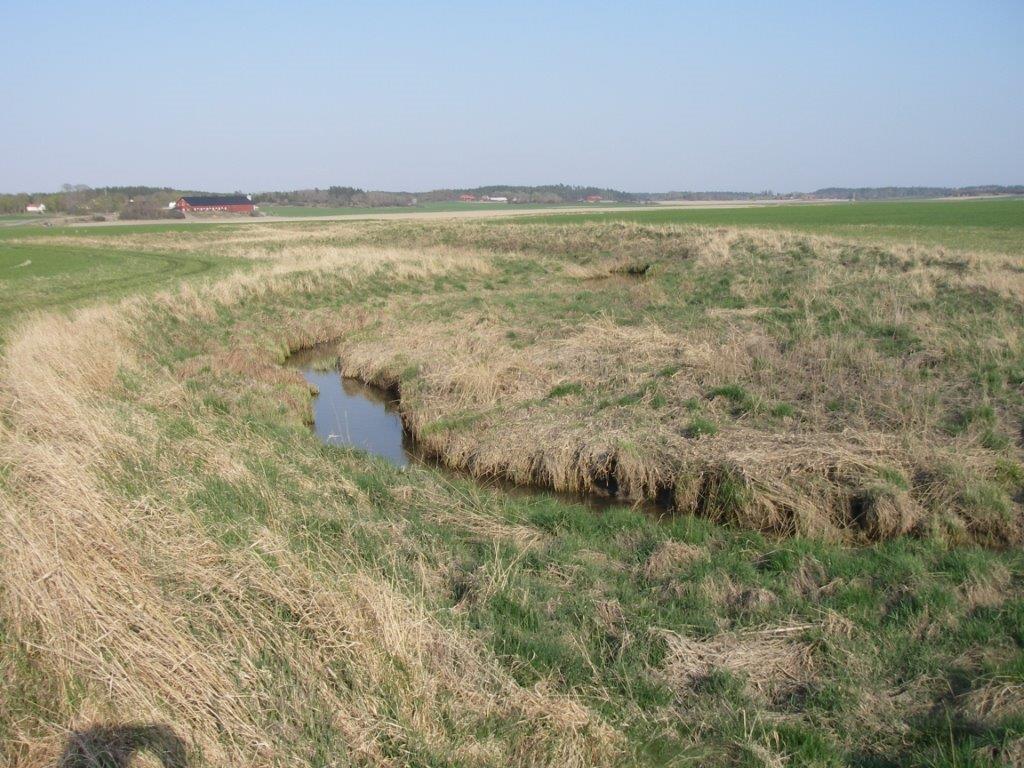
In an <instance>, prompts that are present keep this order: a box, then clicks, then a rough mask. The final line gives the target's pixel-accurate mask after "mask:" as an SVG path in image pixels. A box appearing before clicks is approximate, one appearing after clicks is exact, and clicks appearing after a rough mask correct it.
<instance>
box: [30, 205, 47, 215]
mask: <svg viewBox="0 0 1024 768" xmlns="http://www.w3.org/2000/svg"><path fill="white" fill-rule="evenodd" d="M25 213H46V205H45V203H29V204H28V205H26V206H25Z"/></svg>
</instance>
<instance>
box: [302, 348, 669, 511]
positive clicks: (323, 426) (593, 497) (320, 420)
mask: <svg viewBox="0 0 1024 768" xmlns="http://www.w3.org/2000/svg"><path fill="white" fill-rule="evenodd" d="M335 360H336V356H335V355H334V354H333V353H332V352H331V351H330V350H329V349H327V348H325V347H319V348H317V347H314V348H311V349H305V350H300V351H299V352H296V353H295V354H293V355H291V356H290V357H289V358H288V360H287V362H286V363H285V364H286V365H287V366H288V367H290V368H296V369H298V370H299V371H301V372H302V375H303V376H304V377H305V379H306V381H307V382H308V383H309V384H310V385H312V386H314V387H316V391H317V393H318V394H316V395H315V396H314V397H313V425H312V427H313V431H314V432H315V433H316V434H317V436H318V437H319V438H320V440H321V441H322V442H323V443H325V444H327V445H337V446H346V447H351V448H357V449H359V450H363V451H366V452H367V453H370V454H373V455H374V456H380V457H382V458H385V459H387V460H388V461H390V462H391V463H392V464H394V465H395V466H398V467H407V466H409V465H419V466H429V467H432V468H435V469H442V470H443V471H445V472H449V473H451V474H460V473H457V472H454V471H452V470H450V469H448V468H446V467H443V466H442V465H441V464H439V463H438V462H436V461H433V460H431V459H429V458H426V457H424V456H423V454H422V452H421V451H417V450H416V445H415V443H414V442H413V440H412V439H411V438H410V436H409V434H408V433H407V432H406V431H405V429H404V427H403V426H402V419H401V416H400V415H399V412H398V401H397V400H395V399H394V397H393V396H392V395H391V394H390V393H389V392H387V391H386V390H384V389H381V388H380V387H375V386H372V385H370V384H366V383H364V382H362V381H359V380H358V379H354V378H351V377H349V376H345V375H344V374H343V373H342V372H340V371H339V370H338V369H337V368H336V367H334V361H335ZM325 361H330V362H331V363H332V365H331V367H325V366H324V365H323V363H324V362H325ZM463 477H465V476H464V475H463ZM474 482H477V483H479V484H480V485H482V486H485V487H490V488H497V489H500V490H503V491H505V492H507V493H510V494H513V495H516V496H522V495H530V496H537V495H541V496H549V497H554V498H558V499H560V500H562V501H564V502H568V503H575V504H583V505H585V506H587V507H589V508H591V509H594V510H603V509H608V508H609V507H614V506H629V502H626V501H624V500H622V499H618V498H615V497H614V496H605V495H598V494H596V493H593V494H592V493H586V494H584V493H565V492H560V491H554V490H551V489H549V488H539V487H534V486H525V485H515V484H514V483H511V482H508V481H502V480H496V479H480V478H474ZM638 506H639V507H640V508H642V509H644V510H645V511H647V512H650V513H652V514H654V515H656V516H661V515H664V514H665V512H666V508H665V507H663V506H661V505H659V504H655V503H654V502H642V503H641V504H639V505H638Z"/></svg>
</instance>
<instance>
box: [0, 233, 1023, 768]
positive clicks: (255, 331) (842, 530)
mask: <svg viewBox="0 0 1024 768" xmlns="http://www.w3.org/2000/svg"><path fill="white" fill-rule="evenodd" d="M104 237H106V238H107V239H106V240H104V241H103V243H97V242H96V241H95V236H93V235H91V234H90V235H89V236H87V237H85V238H84V239H83V238H80V237H79V238H76V237H71V236H68V235H64V236H61V237H59V238H54V240H53V241H52V244H53V246H54V247H57V246H58V245H60V246H62V247H66V246H67V245H70V244H72V243H75V244H77V246H78V247H99V246H105V247H107V248H114V249H123V250H125V251H146V252H148V251H153V252H159V253H190V252H204V253H211V254H214V255H216V256H218V257H219V258H222V259H225V260H230V259H237V260H241V261H244V262H254V263H255V265H256V266H255V267H254V269H253V272H252V274H249V275H244V276H236V277H232V278H228V279H226V280H224V281H222V282H220V283H219V284H217V285H214V286H212V287H209V288H201V289H189V290H185V291H183V292H181V293H173V294H166V295H163V296H160V297H158V298H157V299H156V300H147V301H137V300H136V301H128V302H126V303H123V304H121V305H119V306H117V307H113V308H100V309H95V310H89V311H85V312H82V313H79V314H77V315H75V316H74V317H72V318H44V319H39V320H36V321H33V322H32V323H30V324H29V325H28V326H25V327H22V328H20V329H19V330H18V332H17V333H16V334H14V336H13V337H12V339H11V340H10V343H9V345H8V349H7V351H6V354H5V358H4V361H3V364H2V369H0V398H2V404H3V405H2V407H3V422H2V427H0V429H2V431H3V434H2V436H0V445H3V446H4V449H3V451H4V455H3V463H2V469H0V510H2V511H3V514H4V517H5V520H4V526H3V528H2V529H0V530H2V531H3V533H2V537H3V538H2V545H3V550H2V551H3V558H4V569H3V574H4V575H3V590H4V591H3V601H4V602H3V616H4V624H3V627H4V629H3V632H4V639H3V645H2V646H0V647H2V648H3V651H2V652H3V653H4V654H5V655H4V657H3V662H2V663H3V664H4V665H5V669H4V674H3V675H2V676H0V679H2V680H3V684H2V685H3V686H4V687H3V689H2V691H0V695H2V696H3V698H4V701H5V703H6V704H7V705H8V706H7V707H6V708H5V709H3V710H2V711H3V712H4V713H5V714H3V715H0V729H2V731H0V732H2V733H3V738H2V739H0V740H2V741H4V742H5V743H6V744H7V745H9V746H8V747H7V750H8V753H7V756H9V757H11V758H12V759H15V760H16V761H17V762H19V763H22V764H25V765H30V764H34V763H36V762H43V761H45V760H48V759H51V758H52V757H53V755H54V754H55V753H56V752H58V751H59V750H60V749H61V748H62V747H63V745H64V743H65V742H66V739H67V733H66V731H65V728H67V727H68V726H71V727H75V728H83V727H85V726H87V725H89V724H92V723H96V722H106V723H114V724H117V723H124V722H126V721H137V720H140V719H141V720H144V721H147V722H153V723H158V724H161V725H167V726H169V727H170V728H172V729H173V731H174V732H175V733H177V734H179V735H180V736H181V737H182V738H183V739H184V740H185V742H186V748H187V750H189V752H190V754H191V755H192V756H193V758H194V761H195V762H196V764H204V763H206V762H209V763H211V764H224V763H237V764H251V763H258V764H273V763H274V762H275V760H280V761H282V762H286V761H288V760H303V761H311V762H314V763H316V762H326V761H327V760H328V759H334V760H336V761H337V762H338V763H340V764H346V763H349V762H352V763H370V764H381V763H391V764H399V765H405V764H423V765H506V764H510V763H511V764H520V763H522V764H550V763H558V764H562V765H598V764H615V763H621V764H633V763H636V762H643V763H650V764H672V763H674V764H690V763H697V764H722V765H781V764H783V763H788V764H794V765H825V764H842V763H845V764H855V765H873V766H878V765H922V766H923V765H970V764H974V765H994V764H998V762H999V761H1000V760H1003V761H1005V760H1009V759H1011V758H1012V757H1013V756H1014V755H1019V754H1020V751H1021V749H1022V746H1021V744H1022V742H1021V739H1022V737H1024V714H1022V704H1024V668H1022V666H1021V658H1022V657H1021V647H1022V645H1024V595H1022V593H1024V590H1022V579H1024V561H1022V556H1021V554H1020V550H1019V548H1015V547H1011V548H1003V547H1004V546H1005V545H1006V544H1011V543H1019V541H1020V539H1019V536H1020V514H1021V500H1020V493H1021V484H1022V482H1024V472H1022V470H1021V462H1020V459H1021V452H1020V443H1019V431H1018V430H1019V427H1020V420H1021V416H1022V404H1021V392H1020V387H1021V383H1022V381H1021V379H1022V374H1024V371H1022V364H1024V355H1022V348H1021V338H1022V337H1021V331H1022V328H1021V325H1022V322H1024V321H1022V317H1024V313H1022V312H1021V296H1022V295H1024V286H1022V285H1021V282H1022V280H1024V272H1022V270H1021V267H1020V261H1019V258H1014V257H1003V256H999V255H993V254H991V253H981V254H964V253H950V252H940V251H935V250H932V249H921V248H892V249H883V248H877V247H872V246H862V245H850V244H842V243H837V242H834V241H830V240H824V239H820V238H807V237H791V236H787V235H780V234H778V233H771V232H769V233H765V232H753V233H748V234H736V233H732V232H720V231H708V230H690V229H685V228H672V227H641V226H636V225H624V224H608V225H601V224H597V225H593V224H592V225H587V226H577V225H573V226H567V227H562V226H551V225H536V226H521V225H516V226H514V227H510V226H508V225H505V224H501V225H496V224H495V225H492V224H473V225H458V226H456V225H451V224H448V225H409V224H406V225H396V224H382V223H374V224H362V225H352V224H348V225H330V226H323V225H317V226H306V225H301V226H289V227H259V228H246V229H242V228H236V229H230V230H228V229H223V230H218V229H213V228H211V229H205V230H202V231H188V232H181V231H179V232H160V231H149V232H146V233H143V234H129V233H126V232H120V233H118V235H117V236H109V235H104ZM331 338H340V339H341V341H340V344H339V354H340V356H341V358H342V360H343V361H344V364H345V366H346V370H348V371H349V372H355V373H358V374H359V375H362V376H364V377H365V378H368V379H373V380H377V381H380V382H383V383H393V384H396V385H398V386H399V387H400V388H401V392H402V399H403V409H404V411H405V415H406V418H407V420H408V422H409V425H410V427H411V428H412V429H413V430H414V431H415V432H416V433H417V434H418V435H419V437H420V438H421V440H423V441H424V442H426V443H427V444H428V445H430V446H432V447H433V448H434V449H435V450H436V451H438V452H440V453H442V454H443V455H444V456H445V457H446V458H447V460H448V461H449V462H451V463H452V464H455V465H457V466H461V467H463V468H465V469H467V470H469V471H470V472H476V473H483V474H490V473H503V474H508V475H510V476H512V477H514V478H517V479H524V480H525V479H535V480H540V481H544V482H548V483H551V484H554V485H560V486H573V485H584V486H586V485H589V484H595V483H596V484H599V485H609V484H611V483H612V482H614V483H616V484H618V486H619V487H620V489H621V490H622V491H623V492H624V493H627V494H635V495H648V494H650V493H652V492H655V491H658V490H661V491H662V493H665V492H670V493H671V495H672V496H673V497H674V499H675V501H676V503H677V505H678V506H679V508H680V510H681V511H680V512H679V513H678V514H676V515H673V516H671V517H668V518H666V519H663V520H655V519H653V518H651V517H648V516H645V515H644V514H642V513H640V512H637V511H632V510H630V509H628V508H621V509H618V510H615V511H612V512H609V513H606V514H602V515H595V514H593V513H591V512H589V511H587V510H585V509H583V508H581V507H578V506H573V505H566V504H564V503H561V502H558V501H556V500H554V499H548V498H544V497H537V498H519V497H516V498H511V497H508V496H506V495H504V494H500V493H492V492H489V491H486V490H482V489H480V488H478V487H477V486H475V485H473V484H472V483H469V482H463V481H458V480H452V479H450V478H446V477H444V476H443V475H440V474H438V473H437V472H436V471H433V470H429V469H414V470H411V471H409V472H400V471H398V470H396V469H394V468H392V467H390V466H388V465H386V464H385V463H383V462H381V461H375V460H372V459H369V458H367V457H365V456H362V455H359V454H357V453H354V452H351V451H346V450H341V449H333V448H325V447H322V446H320V445H319V444H318V443H317V441H316V439H315V438H314V437H313V436H312V435H311V434H309V432H308V431H307V430H306V429H305V427H304V426H303V424H302V419H303V418H304V416H305V415H306V414H307V413H308V400H307V399H306V397H307V396H306V392H305V388H304V385H303V384H302V382H301V381H300V380H299V379H298V378H297V375H296V374H295V373H294V372H291V371H285V370H283V369H281V368H280V367H279V366H278V363H279V362H280V360H281V359H282V357H283V355H284V354H285V352H286V350H287V349H288V348H296V347H299V346H305V345H309V344H312V343H315V342H318V341H325V340H327V339H331ZM97 738H98V737H97Z"/></svg>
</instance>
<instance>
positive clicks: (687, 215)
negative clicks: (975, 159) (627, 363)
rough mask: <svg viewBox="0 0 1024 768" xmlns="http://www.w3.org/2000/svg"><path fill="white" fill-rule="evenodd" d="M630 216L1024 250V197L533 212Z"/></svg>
mask: <svg viewBox="0 0 1024 768" xmlns="http://www.w3.org/2000/svg"><path fill="white" fill-rule="evenodd" d="M608 220H615V221H631V222H636V223H640V224H700V225H706V226H723V227H725V226H742V227H772V228H777V229H787V230H794V231H800V232H809V233H813V234H818V235H834V236H837V237H849V238H854V239H858V240H863V239H877V240H880V241H886V242H897V243H903V244H909V243H920V244H921V245H926V246H935V245H941V246H944V247H946V248H951V249H953V250H958V251H976V250H987V251H997V252H1002V253H1010V254H1015V255H1022V254H1024V199H1020V198H1012V199H987V200H956V201H928V202H924V201H920V202H919V201H913V202H881V203H854V204H851V203H839V204H828V205H826V204H822V205H780V206H770V207H762V208H735V209H724V210H714V209H704V210H658V209H651V210H643V211H635V212H634V211H628V212H608V213H593V214H566V215H565V216H561V215H558V216H550V217H547V218H546V219H545V218H542V217H532V216H531V217H528V218H525V219H517V220H516V221H515V222H510V223H513V224H525V223H531V222H539V221H547V222H549V223H562V224H571V223H579V222H584V221H608Z"/></svg>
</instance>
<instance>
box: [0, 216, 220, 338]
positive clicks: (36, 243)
mask: <svg viewBox="0 0 1024 768" xmlns="http://www.w3.org/2000/svg"><path fill="white" fill-rule="evenodd" d="M55 231H56V232H58V233H64V234H67V233H68V232H71V231H73V230H55ZM26 235H29V236H28V237H26ZM32 235H34V237H33V236H32ZM40 235H42V237H40ZM57 236H59V234H58V235H51V234H50V233H49V232H47V231H46V230H42V229H38V230H36V229H32V230H30V229H22V228H19V229H17V230H11V231H10V232H6V233H3V234H2V235H0V337H2V335H3V333H4V331H5V329H6V326H7V325H8V323H10V322H12V321H14V320H16V319H17V318H18V317H20V316H23V315H24V314H25V313H27V312H30V311H33V310H46V311H52V310H56V309H65V308H69V307H73V306H79V305H83V304H86V303H89V302H92V301H96V300H99V299H115V298H118V297H122V296H127V295H132V294H136V293H141V292H145V291H147V290H151V289H154V288H159V287H164V288H166V287H170V286H172V285H175V284H176V283H177V282H178V281H179V280H180V279H182V278H186V277H188V278H192V277H198V276H200V275H207V276H212V275H213V274H216V268H217V267H218V264H219V263H218V261H217V259H215V258H212V257H208V256H203V255H200V254H181V253H177V254H157V253H152V252H148V251H123V250H111V249H107V248H103V247H102V242H101V245H100V247H86V248H83V247H77V246H75V245H73V244H72V245H55V244H54V243H53V242H52V238H53V237H57ZM235 268H236V269H237V265H235Z"/></svg>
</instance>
